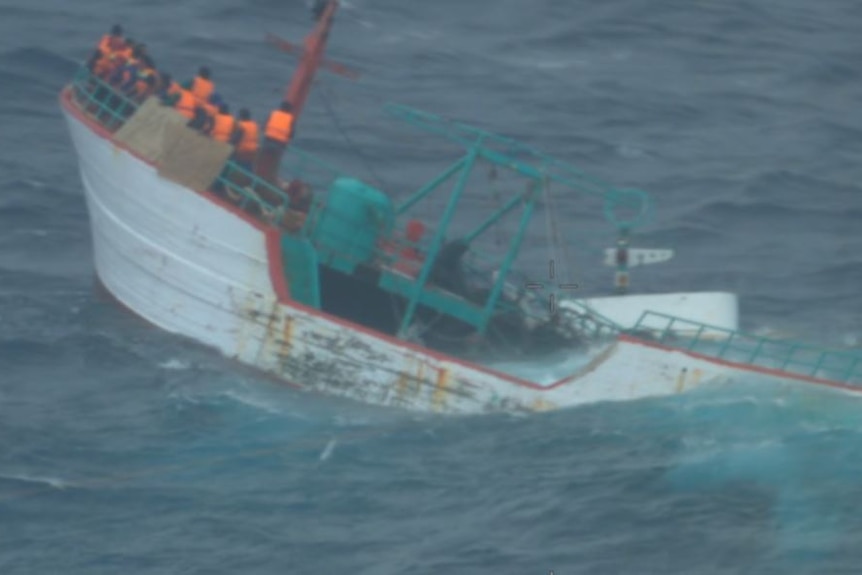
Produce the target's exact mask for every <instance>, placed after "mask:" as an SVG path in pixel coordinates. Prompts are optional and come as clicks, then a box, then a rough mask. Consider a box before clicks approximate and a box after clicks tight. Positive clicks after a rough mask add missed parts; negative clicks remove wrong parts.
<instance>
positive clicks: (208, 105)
mask: <svg viewBox="0 0 862 575" xmlns="http://www.w3.org/2000/svg"><path fill="white" fill-rule="evenodd" d="M221 103H222V99H221V96H219V95H218V93H216V92H213V93H212V95H211V96H210V97H209V99H208V100H207V101H206V102H203V103H202V104H201V107H202V108H203V109H204V112H206V113H207V116H209V117H210V118H212V119H213V120H215V117H216V116H217V115H218V112H219V106H221Z"/></svg>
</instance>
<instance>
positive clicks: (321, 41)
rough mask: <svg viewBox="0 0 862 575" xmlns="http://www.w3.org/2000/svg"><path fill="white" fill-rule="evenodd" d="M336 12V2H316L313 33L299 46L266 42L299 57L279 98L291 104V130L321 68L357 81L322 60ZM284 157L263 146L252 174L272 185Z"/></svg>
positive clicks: (270, 38)
mask: <svg viewBox="0 0 862 575" xmlns="http://www.w3.org/2000/svg"><path fill="white" fill-rule="evenodd" d="M336 10H338V0H317V1H316V2H315V4H314V6H313V7H312V14H313V15H314V18H315V21H316V22H315V25H314V29H313V30H312V31H311V32H310V33H309V34H308V36H306V37H305V40H303V43H302V45H301V46H297V45H296V44H292V43H290V42H287V41H286V40H282V39H280V38H277V37H275V36H272V35H268V36H267V41H269V42H270V43H272V44H275V45H276V46H277V47H278V48H280V49H281V50H282V51H284V52H289V53H297V54H299V55H300V60H299V65H298V66H297V68H296V71H295V72H294V73H293V77H292V78H291V80H290V84H289V85H288V87H287V90H286V91H285V93H284V96H283V97H282V101H287V102H290V105H291V108H292V113H293V125H294V126H295V125H296V123H297V122H298V121H299V117H300V115H301V114H302V109H303V107H304V106H305V102H306V100H307V99H308V94H309V92H310V91H311V84H312V82H313V81H314V76H315V74H316V73H317V69H318V68H320V67H323V68H326V69H327V70H330V71H332V72H335V73H337V74H340V75H343V76H347V77H350V78H356V77H358V74H357V73H356V72H355V71H353V70H351V69H350V68H348V67H347V66H344V65H343V64H339V63H337V62H332V61H330V60H327V59H325V58H324V57H323V52H324V51H325V49H326V41H327V39H328V38H329V30H330V29H331V28H332V22H333V19H334V17H335V12H336ZM283 154H284V147H282V146H268V145H264V146H263V147H262V148H261V150H260V153H259V154H258V158H257V165H256V166H255V173H256V174H257V175H258V176H260V177H262V178H264V179H266V180H268V181H270V182H275V181H276V177H277V176H278V166H279V164H280V163H281V158H282V155H283Z"/></svg>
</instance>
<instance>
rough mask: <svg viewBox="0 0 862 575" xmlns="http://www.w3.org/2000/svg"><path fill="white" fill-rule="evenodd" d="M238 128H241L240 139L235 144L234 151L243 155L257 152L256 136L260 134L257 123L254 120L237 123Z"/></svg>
mask: <svg viewBox="0 0 862 575" xmlns="http://www.w3.org/2000/svg"><path fill="white" fill-rule="evenodd" d="M239 127H240V128H242V139H241V140H240V141H239V144H237V146H236V151H237V152H240V153H243V154H253V153H255V152H257V146H258V135H259V132H260V129H259V128H258V127H257V122H255V121H254V120H243V121H241V122H239Z"/></svg>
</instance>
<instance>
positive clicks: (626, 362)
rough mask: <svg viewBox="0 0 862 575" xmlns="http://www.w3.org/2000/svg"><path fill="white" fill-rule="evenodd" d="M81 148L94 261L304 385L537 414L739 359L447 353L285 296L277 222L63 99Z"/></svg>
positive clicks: (438, 408)
mask: <svg viewBox="0 0 862 575" xmlns="http://www.w3.org/2000/svg"><path fill="white" fill-rule="evenodd" d="M61 103H62V105H63V109H64V112H65V114H66V118H67V121H68V125H69V129H70V132H71V136H72V140H73V142H74V146H75V149H76V151H77V154H78V159H79V166H80V173H81V179H82V182H83V187H84V191H85V194H86V201H87V206H88V210H89V215H90V220H91V226H92V238H93V246H94V257H95V268H96V272H97V274H98V277H99V279H100V280H101V282H102V283H103V284H104V286H105V287H106V288H107V289H108V290H109V291H110V293H111V294H112V295H113V296H114V297H116V299H117V300H119V301H120V302H121V303H122V304H123V305H125V306H126V307H128V308H129V309H130V310H132V311H133V312H134V313H136V314H137V315H139V316H141V317H142V318H144V319H146V320H147V321H149V322H151V323H152V324H154V325H156V326H158V327H159V328H161V329H163V330H166V331H168V332H172V333H174V334H180V335H183V336H186V337H189V338H191V339H193V340H196V341H197V342H200V343H201V344H204V345H207V346H210V347H212V348H215V349H217V350H219V351H220V352H221V353H222V354H224V355H226V356H228V357H231V358H235V359H236V360H238V361H240V362H242V363H243V364H247V365H249V366H253V367H255V368H257V369H259V370H261V371H263V372H266V373H268V374H271V375H274V376H276V377H277V378H280V379H282V380H284V381H285V382H287V383H289V384H292V385H295V386H298V387H301V388H304V389H309V390H316V391H319V392H322V393H327V394H333V395H338V396H343V397H348V398H352V399H355V400H359V401H363V402H368V403H372V404H379V405H384V406H392V407H398V408H404V409H410V410H416V411H427V412H445V413H459V414H470V413H486V412H491V411H503V410H505V411H520V410H523V411H536V410H547V409H558V408H563V407H568V406H574V405H578V404H583V403H589V402H597V401H612V400H632V399H637V398H643V397H648V396H659V395H670V394H675V393H680V392H682V391H685V390H688V389H691V388H692V387H696V386H698V385H702V384H704V383H707V382H709V381H715V380H716V379H719V378H726V377H727V376H729V375H732V374H733V373H739V372H740V371H743V370H741V369H740V368H739V367H738V366H732V365H730V364H723V363H722V362H718V361H713V360H709V359H705V358H703V357H698V356H697V355H695V354H691V353H687V352H681V351H672V350H668V349H664V348H661V347H658V346H653V345H648V344H645V343H644V342H642V341H640V340H636V339H633V338H628V337H622V338H620V339H619V340H618V341H616V342H615V343H613V344H611V345H610V346H609V347H608V348H607V349H606V350H605V351H604V352H603V353H601V354H600V355H599V356H597V357H596V358H594V359H593V361H592V362H591V363H590V364H589V365H587V366H586V367H584V368H582V369H580V370H579V371H578V373H573V374H571V375H570V376H568V377H566V378H564V379H562V380H560V381H558V382H556V383H554V384H551V385H547V386H542V385H537V384H535V383H532V382H529V381H525V380H521V379H519V378H516V377H513V376H511V375H507V374H505V373H502V372H497V371H494V370H491V369H488V368H484V367H481V366H477V365H472V364H469V363H466V362H464V361H460V360H457V359H454V358H451V357H447V356H443V355H440V354H437V353H434V352H431V351H428V350H426V349H423V348H421V347H418V346H415V345H412V344H409V343H405V342H403V341H399V340H397V339H394V338H390V337H387V336H382V335H380V334H376V333H374V332H372V331H369V330H367V329H365V328H363V327H360V326H356V325H353V324H349V323H348V322H345V321H342V320H340V319H338V318H334V317H331V316H328V315H326V314H323V313H321V312H319V311H317V310H314V309H310V308H307V307H305V306H302V305H300V304H297V303H295V302H292V301H291V300H290V298H289V296H288V295H287V294H288V291H287V287H286V285H285V281H284V275H283V274H282V270H281V254H280V243H279V232H278V231H277V230H275V229H274V228H271V227H267V226H264V225H263V224H261V223H259V222H257V221H255V220H253V219H252V218H250V217H249V216H247V215H245V214H244V213H242V212H240V211H239V210H237V209H236V208H234V207H233V206H231V205H229V204H227V203H224V202H222V201H220V200H218V199H216V198H215V197H214V196H212V195H211V194H209V193H206V192H198V191H193V190H190V189H188V188H185V187H183V186H180V185H178V184H175V183H173V182H171V181H168V180H165V179H163V178H161V177H160V176H159V175H158V174H157V170H156V168H155V167H153V166H152V165H150V164H149V163H147V162H146V161H144V160H143V159H141V158H139V157H137V156H136V155H135V154H133V153H132V152H130V151H128V150H126V149H124V148H122V147H120V146H119V145H117V144H115V143H114V142H113V141H112V140H111V138H110V134H108V133H107V132H105V131H104V130H102V129H101V128H100V127H99V126H98V125H96V124H95V123H94V122H92V121H90V120H89V119H87V118H86V117H85V116H83V115H82V113H81V112H80V111H79V110H78V109H77V107H76V106H75V105H74V104H73V103H72V102H71V100H70V99H69V96H68V91H64V92H63V95H62V97H61Z"/></svg>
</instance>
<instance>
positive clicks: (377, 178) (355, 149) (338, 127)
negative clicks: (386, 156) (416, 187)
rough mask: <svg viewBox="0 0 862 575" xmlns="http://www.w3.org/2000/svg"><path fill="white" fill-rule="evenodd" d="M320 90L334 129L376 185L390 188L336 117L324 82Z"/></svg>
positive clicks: (319, 92) (384, 188)
mask: <svg viewBox="0 0 862 575" xmlns="http://www.w3.org/2000/svg"><path fill="white" fill-rule="evenodd" d="M320 88H321V89H320V90H319V91H318V94H320V96H321V100H322V101H323V106H324V108H326V113H327V115H328V116H329V119H330V120H332V124H333V125H334V126H335V129H336V130H338V133H339V134H341V137H342V138H343V139H344V141H345V143H347V145H348V146H349V147H350V148H351V150H352V151H353V153H355V154H356V156H357V157H358V158H359V161H360V162H361V163H362V165H363V167H364V168H365V169H366V170H367V171H368V173H369V174H371V177H372V178H373V179H374V181H375V183H376V184H377V187H379V188H380V189H381V190H391V188H390V187H389V186H388V185H387V184H386V182H385V181H384V180H383V178H381V177H380V174H378V173H377V170H375V169H374V166H373V165H371V162H370V161H369V160H368V158H366V157H365V155H364V154H363V153H362V148H361V147H359V146H357V145H356V143H355V142H354V141H353V139H352V138H351V137H350V134H348V133H347V130H346V129H345V128H344V126H343V125H342V124H341V120H340V119H339V118H338V114H337V113H336V112H335V108H334V107H333V106H332V103H331V102H330V100H329V95H328V92H329V89H328V88H327V87H326V85H325V84H323V85H321V86H320Z"/></svg>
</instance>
